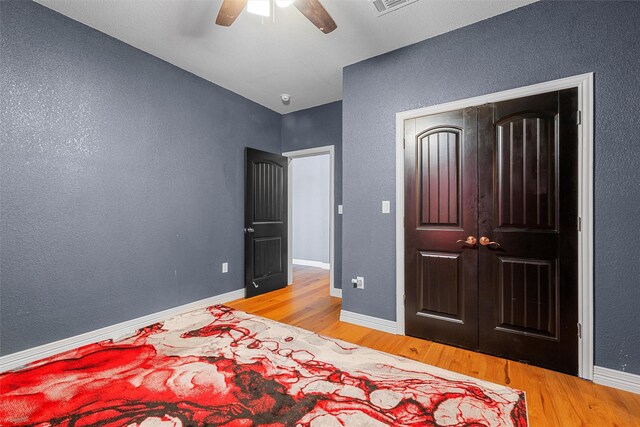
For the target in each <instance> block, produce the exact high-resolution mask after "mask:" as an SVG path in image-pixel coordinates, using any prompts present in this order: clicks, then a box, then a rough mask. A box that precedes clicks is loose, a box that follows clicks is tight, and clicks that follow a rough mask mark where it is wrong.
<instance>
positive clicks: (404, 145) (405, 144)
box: [402, 138, 407, 150]
mask: <svg viewBox="0 0 640 427" xmlns="http://www.w3.org/2000/svg"><path fill="white" fill-rule="evenodd" d="M405 148H407V140H406V139H404V138H402V149H403V150H404V149H405Z"/></svg>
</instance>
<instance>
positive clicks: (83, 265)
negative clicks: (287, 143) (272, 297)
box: [0, 0, 281, 354]
mask: <svg viewBox="0 0 640 427" xmlns="http://www.w3.org/2000/svg"><path fill="white" fill-rule="evenodd" d="M0 20H1V21H2V26H1V30H0V31H1V37H0V43H1V44H0V51H1V55H2V57H1V65H0V66H1V68H0V76H1V80H0V86H1V89H0V108H1V122H2V130H1V151H0V154H1V160H0V162H1V163H0V167H1V175H0V182H1V192H0V204H1V205H0V222H1V226H0V241H1V248H0V260H1V262H2V264H1V272H0V284H1V291H0V299H1V303H0V304H1V307H0V308H1V318H0V324H1V325H2V331H1V339H2V342H1V353H2V354H8V353H12V352H15V351H18V350H22V349H25V348H29V347H32V346H35V345H39V344H43V343H47V342H51V341H54V340H57V339H61V338H65V337H68V336H72V335H75V334H79V333H82V332H86V331H89V330H93V329H97V328H100V327H104V326H107V325H111V324H114V323H117V322H121V321H125V320H128V319H131V318H135V317H138V316H142V315H145V314H149V313H153V312H157V311H159V310H163V309H166V308H170V307H174V306H177V305H180V304H184V303H188V302H192V301H195V300H198V299H202V298H206V297H209V296H212V295H217V294H220V293H223V292H228V291H232V290H235V289H239V288H242V286H243V266H242V259H243V235H242V227H243V216H242V212H243V210H244V196H243V182H244V154H243V153H244V146H246V145H250V146H254V147H255V148H259V149H262V150H268V151H272V152H280V150H281V116H280V115H279V114H277V113H275V112H273V111H271V110H268V109H266V108H263V107H260V106H258V105H257V104H255V103H253V102H251V101H249V100H247V99H244V98H242V97H240V96H238V95H236V94H234V93H231V92H229V91H227V90H225V89H222V88H220V87H218V86H216V85H214V84H211V83H209V82H207V81H205V80H202V79H200V78H198V77H196V76H194V75H192V74H189V73H187V72H185V71H183V70H180V69H178V68H176V67H174V66H172V65H170V64H168V63H166V62H163V61H161V60H159V59H157V58H154V57H152V56H150V55H148V54H146V53H143V52H141V51H139V50H137V49H135V48H133V47H131V46H128V45H126V44H124V43H122V42H119V41H117V40H115V39H113V38H111V37H109V36H106V35H104V34H102V33H99V32H97V31H94V30H92V29H90V28H88V27H86V26H84V25H82V24H79V23H77V22H75V21H72V20H70V19H68V18H65V17H64V16H62V15H59V14H57V13H55V12H53V11H51V10H49V9H46V8H44V7H42V6H40V5H38V4H36V3H33V2H27V1H23V2H12V1H4V0H3V1H0ZM223 261H229V263H230V264H229V268H230V272H229V273H228V274H222V273H221V263H222V262H223Z"/></svg>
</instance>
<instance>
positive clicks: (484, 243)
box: [480, 236, 502, 248]
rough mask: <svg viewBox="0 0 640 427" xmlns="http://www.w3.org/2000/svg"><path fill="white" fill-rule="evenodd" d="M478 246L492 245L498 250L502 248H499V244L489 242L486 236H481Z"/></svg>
mask: <svg viewBox="0 0 640 427" xmlns="http://www.w3.org/2000/svg"><path fill="white" fill-rule="evenodd" d="M480 244H481V245H482V246H490V245H494V246H496V247H498V248H500V247H502V246H500V243H498V242H492V241H491V240H490V239H489V238H488V237H486V236H482V237H481V238H480Z"/></svg>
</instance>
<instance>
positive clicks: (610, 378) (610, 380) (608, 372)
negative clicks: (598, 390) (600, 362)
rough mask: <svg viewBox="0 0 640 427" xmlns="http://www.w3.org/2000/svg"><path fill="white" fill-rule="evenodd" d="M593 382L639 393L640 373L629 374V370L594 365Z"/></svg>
mask: <svg viewBox="0 0 640 427" xmlns="http://www.w3.org/2000/svg"><path fill="white" fill-rule="evenodd" d="M593 382H594V383H596V384H600V385H606V386H608V387H613V388H617V389H620V390H625V391H630V392H632V393H636V394H640V375H636V374H630V373H629V372H622V371H616V370H615V369H609V368H603V367H602V366H594V367H593Z"/></svg>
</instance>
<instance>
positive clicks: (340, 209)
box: [338, 205, 342, 215]
mask: <svg viewBox="0 0 640 427" xmlns="http://www.w3.org/2000/svg"><path fill="white" fill-rule="evenodd" d="M338 215H342V205H338Z"/></svg>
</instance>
